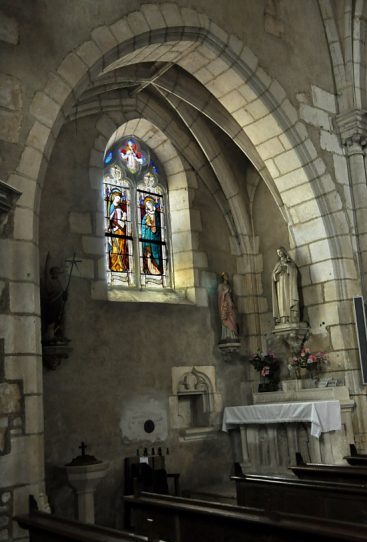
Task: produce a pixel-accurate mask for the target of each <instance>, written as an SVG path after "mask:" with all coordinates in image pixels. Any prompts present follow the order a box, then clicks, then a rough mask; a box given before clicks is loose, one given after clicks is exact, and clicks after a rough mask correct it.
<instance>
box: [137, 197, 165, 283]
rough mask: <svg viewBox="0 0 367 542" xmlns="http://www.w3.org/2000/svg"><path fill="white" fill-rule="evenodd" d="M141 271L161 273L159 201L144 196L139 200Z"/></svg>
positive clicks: (153, 273)
mask: <svg viewBox="0 0 367 542" xmlns="http://www.w3.org/2000/svg"><path fill="white" fill-rule="evenodd" d="M141 203H142V204H143V205H141V213H142V220H141V237H142V253H143V254H142V255H143V273H145V274H147V275H161V274H162V245H161V241H162V238H161V219H160V209H159V202H158V201H155V200H154V199H153V198H152V197H151V196H146V197H145V198H144V199H143V201H142V202H141Z"/></svg>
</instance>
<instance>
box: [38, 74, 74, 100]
mask: <svg viewBox="0 0 367 542" xmlns="http://www.w3.org/2000/svg"><path fill="white" fill-rule="evenodd" d="M44 90H45V93H46V94H47V95H48V96H49V97H50V98H52V100H53V101H54V102H56V103H58V104H60V105H63V104H64V103H65V101H66V99H67V98H68V97H69V95H70V93H71V87H70V86H69V85H68V84H67V83H66V82H65V81H64V80H63V79H61V77H59V76H58V75H56V74H54V73H50V75H49V76H48V81H47V85H46V87H45V89H44Z"/></svg>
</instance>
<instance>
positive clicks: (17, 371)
mask: <svg viewBox="0 0 367 542" xmlns="http://www.w3.org/2000/svg"><path fill="white" fill-rule="evenodd" d="M5 378H6V379H7V380H22V386H23V392H24V393H25V394H29V393H40V390H42V359H41V356H6V358H5Z"/></svg>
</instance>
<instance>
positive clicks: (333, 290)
mask: <svg viewBox="0 0 367 542" xmlns="http://www.w3.org/2000/svg"><path fill="white" fill-rule="evenodd" d="M323 288H324V296H325V301H338V300H342V299H345V296H346V295H347V296H348V297H349V298H352V297H353V296H356V295H361V289H360V286H359V284H358V281H355V280H343V281H338V280H336V281H332V282H326V283H325V284H324V285H323ZM345 291H346V293H345Z"/></svg>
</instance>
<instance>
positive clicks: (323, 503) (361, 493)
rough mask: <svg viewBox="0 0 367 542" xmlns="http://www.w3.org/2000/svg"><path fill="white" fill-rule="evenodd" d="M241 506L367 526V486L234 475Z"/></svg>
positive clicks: (253, 475) (326, 481)
mask: <svg viewBox="0 0 367 542" xmlns="http://www.w3.org/2000/svg"><path fill="white" fill-rule="evenodd" d="M231 479H232V480H234V481H235V483H236V492H237V504H238V505H241V506H254V507H256V506H263V507H264V510H265V512H267V513H277V512H279V513H292V514H299V515H307V516H314V517H316V518H327V519H330V520H340V521H349V522H354V523H360V524H367V486H366V485H364V484H363V483H362V484H357V483H355V484H347V483H339V482H333V481H329V480H304V479H297V478H286V477H280V476H265V475H256V474H244V475H242V476H231Z"/></svg>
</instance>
